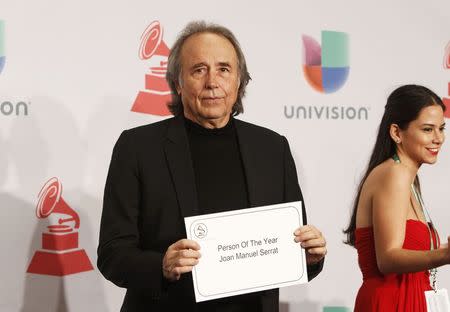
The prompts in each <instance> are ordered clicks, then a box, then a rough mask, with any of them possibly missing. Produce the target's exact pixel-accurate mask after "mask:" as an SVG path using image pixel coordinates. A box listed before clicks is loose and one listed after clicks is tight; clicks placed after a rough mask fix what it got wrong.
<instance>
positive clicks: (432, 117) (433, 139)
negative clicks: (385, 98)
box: [399, 105, 445, 166]
mask: <svg viewBox="0 0 450 312" xmlns="http://www.w3.org/2000/svg"><path fill="white" fill-rule="evenodd" d="M444 127H445V120H444V111H443V110H442V107H441V106H439V105H431V106H427V107H425V108H423V109H422V110H421V111H420V113H419V116H418V117H417V119H415V120H413V121H412V122H410V123H409V125H408V127H407V128H406V129H405V130H400V133H399V136H400V139H401V145H400V146H399V148H401V149H402V150H403V152H404V153H405V154H406V155H407V156H408V157H409V158H411V160H412V161H413V162H415V163H416V164H417V165H418V166H420V165H421V164H423V163H426V164H434V163H435V162H436V160H437V155H438V153H439V151H440V149H441V146H442V144H443V143H444V140H445V134H444Z"/></svg>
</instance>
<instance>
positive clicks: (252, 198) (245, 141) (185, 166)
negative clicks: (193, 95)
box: [164, 116, 264, 217]
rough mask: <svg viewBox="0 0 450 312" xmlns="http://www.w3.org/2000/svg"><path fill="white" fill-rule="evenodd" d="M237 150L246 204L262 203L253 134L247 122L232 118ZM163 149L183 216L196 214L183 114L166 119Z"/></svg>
mask: <svg viewBox="0 0 450 312" xmlns="http://www.w3.org/2000/svg"><path fill="white" fill-rule="evenodd" d="M235 126H236V132H237V136H238V142H239V149H240V153H241V157H242V163H243V167H244V171H245V177H246V182H247V192H248V196H249V203H250V207H256V206H259V205H262V204H263V203H264V192H261V190H262V185H261V181H260V180H261V179H258V176H259V170H260V169H261V168H258V166H257V163H258V161H257V160H258V158H259V157H261V155H258V149H257V148H255V147H256V146H255V144H256V143H255V136H254V135H252V131H251V130H250V127H248V124H247V123H245V122H243V121H240V120H238V119H235ZM164 151H165V155H166V160H167V164H168V167H169V169H170V173H171V176H172V180H173V183H174V185H175V192H176V195H177V199H178V203H179V206H180V209H181V215H182V216H183V217H188V216H194V215H198V214H199V213H200V212H199V209H198V199H197V190H196V186H195V174H194V168H193V165H192V158H191V152H190V149H189V142H188V137H187V133H186V129H185V125H184V120H183V116H177V117H175V118H172V119H171V120H170V121H169V126H168V130H167V140H166V142H165V145H164Z"/></svg>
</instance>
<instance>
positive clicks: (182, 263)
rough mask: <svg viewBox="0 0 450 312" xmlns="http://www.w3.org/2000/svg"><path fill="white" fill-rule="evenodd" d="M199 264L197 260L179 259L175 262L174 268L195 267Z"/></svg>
mask: <svg viewBox="0 0 450 312" xmlns="http://www.w3.org/2000/svg"><path fill="white" fill-rule="evenodd" d="M197 264H198V259H195V258H178V259H177V260H176V261H175V262H174V265H173V266H174V267H184V266H194V265H197Z"/></svg>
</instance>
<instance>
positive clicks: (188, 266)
mask: <svg viewBox="0 0 450 312" xmlns="http://www.w3.org/2000/svg"><path fill="white" fill-rule="evenodd" d="M199 250H200V245H199V244H198V243H197V242H195V241H193V240H190V239H180V240H179V241H177V242H176V243H174V244H172V245H170V246H169V248H167V251H166V254H165V255H164V258H163V264H162V269H163V275H164V277H165V278H166V279H168V280H169V281H177V280H179V279H180V276H181V274H183V273H187V272H191V271H192V268H193V267H194V266H195V265H197V263H198V259H199V258H200V256H201V255H200V252H199Z"/></svg>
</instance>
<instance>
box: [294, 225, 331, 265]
mask: <svg viewBox="0 0 450 312" xmlns="http://www.w3.org/2000/svg"><path fill="white" fill-rule="evenodd" d="M294 235H295V238H294V241H295V242H296V243H300V246H302V247H303V248H305V249H306V263H307V264H315V263H317V262H319V261H320V260H322V259H323V257H325V255H326V254H327V248H326V245H327V242H326V241H325V237H323V235H322V233H321V232H320V231H319V230H318V229H317V228H316V227H314V226H312V225H304V226H302V227H299V228H298V229H297V230H295V232H294Z"/></svg>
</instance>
